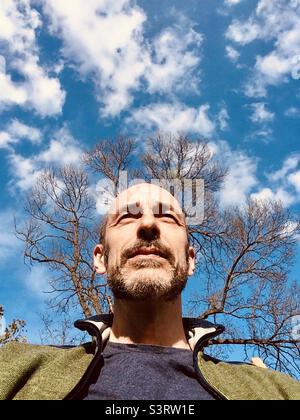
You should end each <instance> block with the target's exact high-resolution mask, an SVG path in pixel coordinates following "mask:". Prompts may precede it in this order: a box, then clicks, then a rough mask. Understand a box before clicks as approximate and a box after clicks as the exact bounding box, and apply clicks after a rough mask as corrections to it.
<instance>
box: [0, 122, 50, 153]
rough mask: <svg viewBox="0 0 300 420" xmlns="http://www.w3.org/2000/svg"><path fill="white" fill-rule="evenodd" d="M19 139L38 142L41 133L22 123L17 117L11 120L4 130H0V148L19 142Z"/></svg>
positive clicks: (40, 138)
mask: <svg viewBox="0 0 300 420" xmlns="http://www.w3.org/2000/svg"><path fill="white" fill-rule="evenodd" d="M21 140H29V141H30V142H31V143H33V144H39V143H40V142H41V140H42V133H41V131H40V130H39V129H37V128H35V127H30V126H28V125H26V124H23V123H22V122H21V121H19V120H17V119H14V120H12V121H11V122H10V123H9V124H8V125H7V127H6V128H5V130H4V131H0V149H1V148H7V147H9V146H10V145H13V144H16V143H19V142H20V141H21Z"/></svg>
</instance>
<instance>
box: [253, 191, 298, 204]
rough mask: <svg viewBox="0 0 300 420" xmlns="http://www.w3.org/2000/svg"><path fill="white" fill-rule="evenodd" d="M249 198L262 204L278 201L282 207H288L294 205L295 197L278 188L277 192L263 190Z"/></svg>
mask: <svg viewBox="0 0 300 420" xmlns="http://www.w3.org/2000/svg"><path fill="white" fill-rule="evenodd" d="M251 198H253V199H255V200H258V201H262V202H268V201H280V202H281V203H282V204H283V206H284V207H289V206H291V205H292V204H294V203H295V196H293V195H292V194H290V193H289V192H288V191H286V190H284V189H283V188H279V189H277V190H272V189H271V188H263V189H262V190H260V191H259V192H257V193H254V194H252V195H251Z"/></svg>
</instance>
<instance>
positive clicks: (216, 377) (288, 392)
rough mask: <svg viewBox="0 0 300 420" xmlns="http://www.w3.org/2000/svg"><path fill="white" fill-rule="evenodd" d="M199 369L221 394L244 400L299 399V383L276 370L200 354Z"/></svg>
mask: <svg viewBox="0 0 300 420" xmlns="http://www.w3.org/2000/svg"><path fill="white" fill-rule="evenodd" d="M199 362H200V364H202V369H204V373H205V375H207V377H208V379H209V380H210V381H211V382H213V383H214V384H215V385H216V386H217V388H218V389H220V390H221V391H222V392H223V394H224V395H227V396H229V397H230V399H237V400H240V399H244V400H299V399H300V382H298V381H296V380H295V379H293V378H291V377H290V376H288V375H285V374H283V373H280V372H275V371H273V370H271V369H264V368H260V367H256V366H253V365H250V364H244V363H234V362H231V363H228V362H223V361H219V360H216V359H213V358H210V357H207V356H205V357H203V358H202V362H201V360H200V359H199Z"/></svg>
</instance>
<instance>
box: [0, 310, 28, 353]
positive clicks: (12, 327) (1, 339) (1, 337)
mask: <svg viewBox="0 0 300 420" xmlns="http://www.w3.org/2000/svg"><path fill="white" fill-rule="evenodd" d="M3 322H4V308H3V306H2V305H0V327H1V328H0V346H4V345H5V344H7V343H9V342H10V341H21V342H25V341H26V339H25V337H24V335H23V334H24V328H25V326H26V323H25V321H22V320H20V319H16V320H14V321H13V322H12V323H11V324H9V325H7V326H5V325H4V324H3ZM2 329H3V331H2ZM2 332H3V333H2Z"/></svg>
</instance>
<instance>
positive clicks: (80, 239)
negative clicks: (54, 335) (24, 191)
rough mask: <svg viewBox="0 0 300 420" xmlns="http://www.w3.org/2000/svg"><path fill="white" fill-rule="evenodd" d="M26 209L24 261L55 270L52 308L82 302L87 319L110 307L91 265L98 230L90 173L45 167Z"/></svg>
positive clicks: (103, 285) (20, 232)
mask: <svg viewBox="0 0 300 420" xmlns="http://www.w3.org/2000/svg"><path fill="white" fill-rule="evenodd" d="M25 210H26V212H27V214H28V220H27V222H26V223H25V225H23V226H21V227H19V226H17V225H16V234H17V237H18V238H19V239H21V240H22V241H23V242H24V245H25V249H24V257H25V260H26V261H28V262H29V263H30V264H36V263H39V264H45V265H46V266H47V267H48V269H49V270H50V272H51V273H52V277H51V280H50V285H49V286H50V291H48V293H50V294H52V295H53V297H52V298H51V299H50V300H49V306H51V307H52V308H56V310H57V311H58V312H60V313H68V312H69V311H71V310H72V309H76V307H78V304H79V307H80V308H81V310H82V314H83V315H84V316H86V317H90V316H92V315H93V314H99V313H101V312H102V311H103V310H105V309H106V310H108V306H109V304H110V300H109V296H108V293H107V289H106V283H103V281H102V282H101V281H99V279H97V277H96V273H95V271H94V268H93V264H92V252H93V248H94V246H95V244H97V243H98V236H97V231H98V229H97V225H96V224H95V204H94V201H93V199H92V198H91V194H90V186H89V180H88V176H87V174H86V173H85V172H83V171H82V170H81V169H77V168H74V167H72V166H67V167H64V168H62V169H58V170H54V169H53V170H46V171H45V172H44V173H43V174H42V176H41V177H40V179H39V180H38V182H37V185H36V186H35V188H34V189H33V190H32V191H31V193H30V194H29V195H28V197H27V205H26V208H25Z"/></svg>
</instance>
